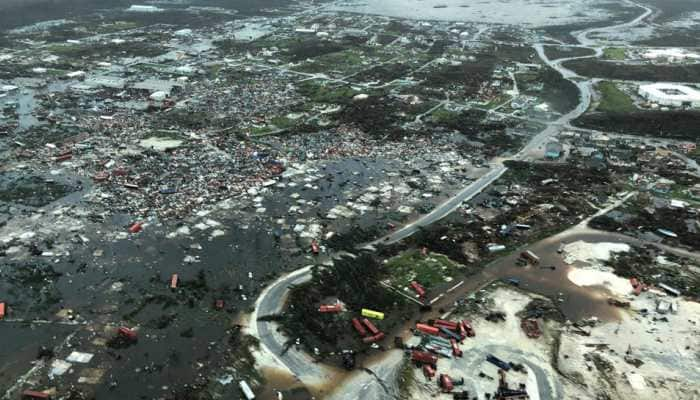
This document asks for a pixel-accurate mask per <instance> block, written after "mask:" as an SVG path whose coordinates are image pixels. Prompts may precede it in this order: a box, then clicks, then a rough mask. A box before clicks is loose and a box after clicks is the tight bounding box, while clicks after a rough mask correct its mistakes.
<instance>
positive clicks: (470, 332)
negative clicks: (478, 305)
mask: <svg viewBox="0 0 700 400" xmlns="http://www.w3.org/2000/svg"><path fill="white" fill-rule="evenodd" d="M461 325H462V327H463V328H464V330H465V331H466V332H467V336H469V337H474V336H476V332H474V328H472V323H471V322H470V321H469V320H466V319H464V320H462V324H461Z"/></svg>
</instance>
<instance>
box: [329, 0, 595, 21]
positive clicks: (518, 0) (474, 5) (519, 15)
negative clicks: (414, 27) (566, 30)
mask: <svg viewBox="0 0 700 400" xmlns="http://www.w3.org/2000/svg"><path fill="white" fill-rule="evenodd" d="M326 9H328V10H332V11H346V12H353V13H360V14H377V15H384V16H389V17H396V18H408V19H422V20H437V21H473V22H483V23H497V24H512V25H532V26H547V25H565V24H571V23H577V22H587V21H596V20H602V19H605V18H606V17H607V13H606V12H605V11H603V10H602V9H599V8H595V3H593V4H591V3H588V2H581V1H575V0H545V1H533V0H508V1H485V0H482V1H480V0H341V1H336V2H334V3H331V4H330V5H329V6H327V7H326Z"/></svg>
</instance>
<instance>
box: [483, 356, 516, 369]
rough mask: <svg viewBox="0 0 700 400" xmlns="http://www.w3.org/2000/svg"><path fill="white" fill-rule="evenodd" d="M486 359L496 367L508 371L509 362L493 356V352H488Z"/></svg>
mask: <svg viewBox="0 0 700 400" xmlns="http://www.w3.org/2000/svg"><path fill="white" fill-rule="evenodd" d="M486 361H488V362H490V363H491V364H493V365H495V366H497V367H498V368H500V369H502V370H504V371H510V364H508V363H507V362H505V361H503V360H501V359H500V358H498V357H496V356H494V355H493V354H489V355H488V356H486Z"/></svg>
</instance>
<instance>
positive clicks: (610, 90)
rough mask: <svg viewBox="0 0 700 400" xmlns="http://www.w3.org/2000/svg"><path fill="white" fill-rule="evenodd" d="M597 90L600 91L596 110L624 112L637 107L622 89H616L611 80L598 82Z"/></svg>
mask: <svg viewBox="0 0 700 400" xmlns="http://www.w3.org/2000/svg"><path fill="white" fill-rule="evenodd" d="M598 91H599V92H600V103H599V104H598V108H597V109H598V111H604V112H609V113H625V112H632V111H635V110H636V109H637V108H636V107H635V106H634V102H632V99H630V97H629V96H628V95H627V94H625V93H624V92H623V91H622V90H620V89H618V88H617V86H615V84H614V83H612V82H600V83H599V84H598Z"/></svg>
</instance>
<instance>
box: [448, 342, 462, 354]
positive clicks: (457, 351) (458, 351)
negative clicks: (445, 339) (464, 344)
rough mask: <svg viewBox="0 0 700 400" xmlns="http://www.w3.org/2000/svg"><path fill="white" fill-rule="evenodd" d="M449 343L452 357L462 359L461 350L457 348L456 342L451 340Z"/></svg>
mask: <svg viewBox="0 0 700 400" xmlns="http://www.w3.org/2000/svg"><path fill="white" fill-rule="evenodd" d="M450 342H451V343H452V355H453V356H455V357H462V349H460V348H459V345H458V344H457V341H456V340H454V339H452V340H451V341H450Z"/></svg>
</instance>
